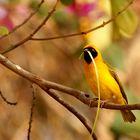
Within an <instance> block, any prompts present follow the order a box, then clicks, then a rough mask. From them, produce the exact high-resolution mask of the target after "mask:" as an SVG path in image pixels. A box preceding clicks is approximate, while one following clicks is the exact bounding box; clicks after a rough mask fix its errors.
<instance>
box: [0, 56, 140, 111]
mask: <svg viewBox="0 0 140 140" xmlns="http://www.w3.org/2000/svg"><path fill="white" fill-rule="evenodd" d="M0 63H1V64H2V65H4V66H5V67H7V68H9V69H10V70H12V71H13V72H15V73H17V74H18V75H20V76H22V77H24V78H25V79H27V80H29V81H30V82H32V83H35V84H37V85H38V86H39V87H40V88H41V89H43V90H44V91H46V92H47V91H48V89H54V90H57V91H61V92H63V93H65V94H68V95H71V96H73V97H75V98H77V99H78V100H80V101H81V102H83V103H84V104H87V105H88V106H90V107H97V104H98V103H97V101H95V100H93V99H89V98H88V97H86V95H87V93H85V92H83V91H80V90H76V89H73V88H70V87H67V86H64V85H61V84H57V83H54V82H51V81H47V80H45V79H43V78H40V77H39V76H37V75H35V74H33V73H31V72H29V71H27V70H25V69H23V68H21V67H20V66H19V65H16V64H14V63H13V62H11V61H10V60H9V59H8V58H6V57H5V56H3V55H1V54H0ZM100 107H101V108H106V109H115V110H124V109H127V110H140V104H131V105H119V104H113V103H104V104H101V106H100Z"/></svg>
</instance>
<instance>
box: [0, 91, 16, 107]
mask: <svg viewBox="0 0 140 140" xmlns="http://www.w3.org/2000/svg"><path fill="white" fill-rule="evenodd" d="M0 96H1V98H2V99H3V101H4V102H6V103H7V104H9V105H17V102H10V101H8V100H7V99H6V98H5V97H4V96H3V94H2V92H1V91H0Z"/></svg>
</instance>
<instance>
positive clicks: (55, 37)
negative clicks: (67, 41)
mask: <svg viewBox="0 0 140 140" xmlns="http://www.w3.org/2000/svg"><path fill="white" fill-rule="evenodd" d="M133 1H134V0H131V1H130V2H129V3H128V4H127V5H126V6H125V7H124V8H123V9H122V10H121V11H119V12H118V13H117V14H116V15H115V16H113V17H112V18H111V19H109V20H107V21H103V23H102V24H100V25H98V26H96V27H94V28H92V29H89V30H86V31H82V32H78V33H72V34H67V35H61V36H54V37H48V38H35V37H32V38H31V40H34V41H39V40H40V41H47V40H54V39H61V38H68V37H74V36H80V35H86V34H88V33H90V32H93V31H95V30H97V29H99V28H102V27H104V26H105V25H107V24H109V23H111V22H113V21H114V20H115V19H116V18H117V17H118V16H119V15H120V14H122V13H123V12H125V11H126V10H127V9H128V8H129V6H130V5H131V4H132V3H133Z"/></svg>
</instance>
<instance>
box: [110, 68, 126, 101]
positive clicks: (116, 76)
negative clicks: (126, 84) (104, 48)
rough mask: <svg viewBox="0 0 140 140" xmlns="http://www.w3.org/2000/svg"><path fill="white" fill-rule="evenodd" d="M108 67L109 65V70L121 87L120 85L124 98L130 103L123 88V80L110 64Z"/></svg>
mask: <svg viewBox="0 0 140 140" xmlns="http://www.w3.org/2000/svg"><path fill="white" fill-rule="evenodd" d="M108 67H109V72H110V73H111V75H112V76H113V78H114V79H115V80H116V82H117V83H118V85H119V87H120V90H121V93H122V96H123V98H124V99H125V100H126V102H127V103H128V100H127V97H126V94H125V92H124V89H123V87H122V84H121V82H120V80H119V77H118V75H117V74H116V73H115V72H114V70H113V69H112V68H110V66H108Z"/></svg>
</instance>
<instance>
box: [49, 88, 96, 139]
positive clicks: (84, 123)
mask: <svg viewBox="0 0 140 140" xmlns="http://www.w3.org/2000/svg"><path fill="white" fill-rule="evenodd" d="M47 93H48V94H49V95H50V96H51V97H52V98H53V99H55V100H56V101H57V102H59V103H60V104H61V105H63V106H64V107H65V108H66V109H67V110H69V111H70V112H71V113H72V114H73V115H75V116H76V117H77V118H78V119H79V120H80V121H81V122H82V124H83V125H84V126H85V127H86V128H87V130H88V132H89V133H91V131H92V129H91V127H90V126H89V125H88V123H87V120H86V119H85V117H84V116H83V115H82V114H80V113H79V112H78V111H77V110H76V109H75V108H74V107H72V106H71V105H70V104H68V103H66V102H65V101H64V100H62V99H61V98H60V97H59V96H58V95H57V94H56V93H55V92H54V91H51V90H48V91H47ZM92 138H93V140H97V137H96V135H95V133H93V134H92Z"/></svg>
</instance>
